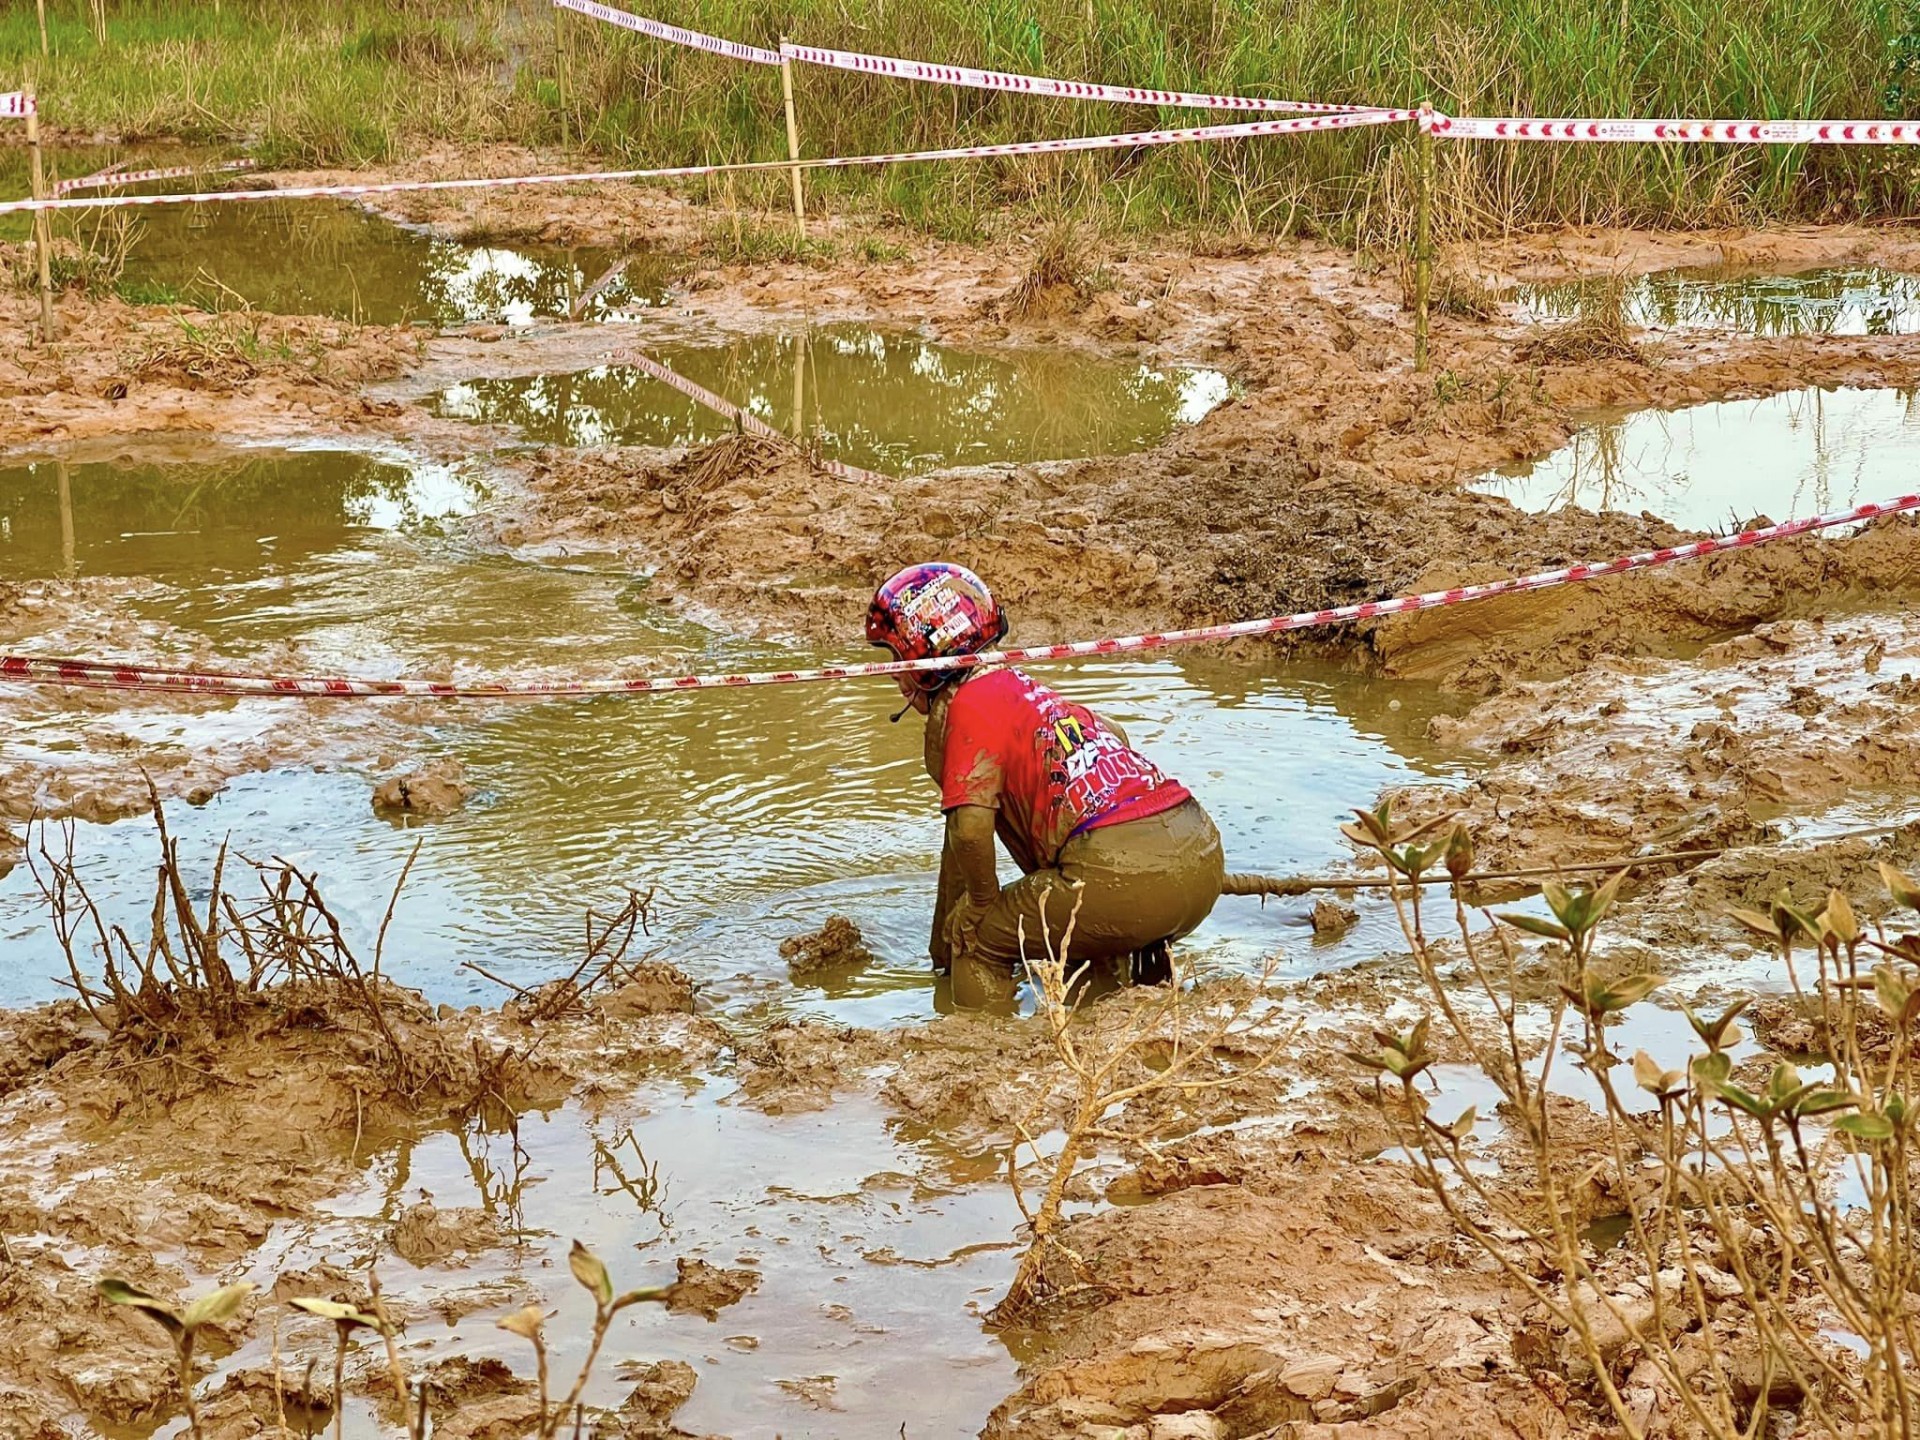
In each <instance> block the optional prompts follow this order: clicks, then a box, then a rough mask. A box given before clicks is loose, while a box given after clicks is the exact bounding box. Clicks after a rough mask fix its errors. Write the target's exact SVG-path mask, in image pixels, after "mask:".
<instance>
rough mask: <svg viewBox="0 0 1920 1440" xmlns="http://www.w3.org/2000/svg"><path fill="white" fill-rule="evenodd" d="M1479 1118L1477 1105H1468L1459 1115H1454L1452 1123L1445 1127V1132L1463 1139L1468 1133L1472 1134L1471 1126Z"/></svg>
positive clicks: (1455, 1137)
mask: <svg viewBox="0 0 1920 1440" xmlns="http://www.w3.org/2000/svg"><path fill="white" fill-rule="evenodd" d="M1479 1119H1480V1109H1479V1107H1478V1106H1477V1105H1469V1106H1468V1107H1467V1108H1466V1109H1464V1110H1462V1111H1461V1112H1460V1113H1459V1115H1457V1116H1455V1117H1454V1121H1453V1124H1451V1125H1449V1126H1448V1127H1447V1133H1448V1134H1449V1135H1451V1136H1453V1138H1454V1139H1455V1140H1465V1139H1466V1138H1467V1137H1468V1136H1469V1135H1471V1134H1473V1127H1474V1126H1475V1125H1476V1124H1477V1123H1478V1122H1479Z"/></svg>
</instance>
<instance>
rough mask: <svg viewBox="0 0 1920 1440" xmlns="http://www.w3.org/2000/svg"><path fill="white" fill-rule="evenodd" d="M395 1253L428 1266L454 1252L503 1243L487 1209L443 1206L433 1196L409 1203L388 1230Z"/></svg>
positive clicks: (470, 1252) (466, 1252) (467, 1252)
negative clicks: (454, 1208) (438, 1204)
mask: <svg viewBox="0 0 1920 1440" xmlns="http://www.w3.org/2000/svg"><path fill="white" fill-rule="evenodd" d="M387 1243H388V1244H389V1245H390V1246H392V1247H393V1253H394V1254H396V1255H398V1256H399V1257H400V1258H401V1259H402V1260H404V1261H406V1262H407V1263H408V1264H409V1265H417V1266H419V1267H420V1268H421V1269H425V1268H426V1267H427V1266H429V1265H439V1264H443V1263H444V1262H445V1261H447V1260H448V1259H450V1258H451V1257H453V1256H455V1255H463V1254H464V1255H477V1254H479V1253H480V1252H481V1251H483V1250H488V1249H491V1248H492V1247H493V1246H495V1245H497V1244H499V1243H500V1228H499V1226H498V1225H496V1224H495V1223H494V1219H493V1217H492V1216H491V1215H489V1214H487V1212H486V1211H484V1210H476V1209H472V1208H467V1209H459V1210H442V1209H440V1208H439V1207H437V1206H436V1205H435V1204H434V1203H433V1201H431V1200H422V1201H421V1202H420V1203H419V1204H417V1205H413V1206H409V1207H408V1208H407V1209H406V1210H405V1211H403V1212H402V1213H401V1215H400V1218H399V1219H398V1220H395V1221H394V1222H393V1229H392V1230H391V1231H390V1232H389V1233H388V1236H387Z"/></svg>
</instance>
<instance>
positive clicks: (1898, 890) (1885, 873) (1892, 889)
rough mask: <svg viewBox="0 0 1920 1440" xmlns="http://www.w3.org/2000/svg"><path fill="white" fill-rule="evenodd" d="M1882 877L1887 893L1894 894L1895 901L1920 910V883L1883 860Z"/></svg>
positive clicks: (1881, 864)
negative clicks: (1917, 883)
mask: <svg viewBox="0 0 1920 1440" xmlns="http://www.w3.org/2000/svg"><path fill="white" fill-rule="evenodd" d="M1880 878H1881V880H1883V881H1885V882H1886V886H1887V893H1888V894H1889V895H1891V896H1893V898H1894V900H1895V901H1897V902H1898V903H1899V904H1902V905H1904V906H1906V907H1907V908H1908V909H1909V910H1920V885H1916V884H1914V883H1913V880H1912V879H1911V878H1910V877H1909V876H1908V875H1906V874H1905V873H1904V872H1902V871H1899V870H1896V869H1894V868H1893V866H1891V865H1889V864H1887V862H1886V861H1884V860H1882V861H1881V862H1880Z"/></svg>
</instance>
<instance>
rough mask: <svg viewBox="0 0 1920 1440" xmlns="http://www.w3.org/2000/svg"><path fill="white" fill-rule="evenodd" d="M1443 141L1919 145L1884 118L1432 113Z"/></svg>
mask: <svg viewBox="0 0 1920 1440" xmlns="http://www.w3.org/2000/svg"><path fill="white" fill-rule="evenodd" d="M1432 131H1433V133H1434V134H1435V135H1439V136H1442V137H1444V138H1446V139H1448V140H1552V141H1558V142H1560V143H1563V144H1564V143H1566V142H1569V141H1572V142H1575V143H1590V144H1591V143H1598V144H1615V145H1620V144H1625V145H1657V144H1673V143H1693V144H1710V145H1920V124H1916V123H1914V122H1912V121H1887V120H1535V119H1531V118H1521V117H1516V116H1509V117H1505V118H1492V117H1486V116H1466V115H1438V114H1436V115H1435V116H1434V117H1433V124H1432Z"/></svg>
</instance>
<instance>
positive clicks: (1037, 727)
mask: <svg viewBox="0 0 1920 1440" xmlns="http://www.w3.org/2000/svg"><path fill="white" fill-rule="evenodd" d="M940 770H941V773H940V805H941V808H942V809H946V810H951V809H953V808H954V807H955V806H956V805H983V806H986V807H987V808H989V809H992V810H997V811H999V812H1000V813H999V815H998V817H997V819H996V828H997V829H998V830H999V832H1000V835H1001V838H1002V839H1004V840H1005V841H1006V842H1007V848H1008V849H1009V850H1010V851H1012V852H1013V856H1014V858H1015V859H1016V860H1018V861H1020V862H1021V865H1022V866H1023V868H1027V869H1038V868H1040V867H1042V866H1047V865H1052V864H1054V863H1055V862H1056V861H1057V860H1058V859H1059V858H1060V847H1061V846H1063V845H1065V844H1066V843H1067V841H1068V840H1070V839H1072V838H1073V837H1074V836H1075V835H1078V834H1080V833H1082V832H1083V831H1087V830H1095V829H1098V828H1099V827H1101V826H1103V825H1117V824H1119V823H1120V822H1121V821H1123V820H1138V819H1140V818H1141V817H1143V816H1147V815H1158V814H1159V813H1160V812H1161V811H1163V810H1171V809H1172V808H1173V807H1174V806H1176V805H1178V804H1180V803H1181V802H1182V801H1184V800H1187V799H1189V798H1191V795H1190V792H1189V791H1188V790H1187V788H1186V787H1185V786H1184V785H1182V784H1180V783H1179V782H1178V781H1176V780H1170V779H1168V778H1167V777H1166V776H1165V775H1162V774H1161V773H1160V771H1159V769H1158V768H1156V767H1155V765H1154V763H1153V762H1152V761H1151V760H1149V759H1147V758H1146V756H1144V755H1142V754H1140V752H1139V751H1137V750H1134V749H1132V748H1130V747H1129V746H1128V745H1127V744H1126V742H1125V741H1123V740H1121V739H1120V737H1119V736H1118V735H1115V734H1114V733H1113V732H1112V731H1111V730H1109V729H1107V727H1106V726H1104V725H1102V724H1101V723H1100V720H1099V718H1098V717H1097V716H1095V715H1094V713H1093V712H1092V711H1091V710H1089V709H1087V708H1086V706H1084V705H1076V704H1074V703H1073V702H1072V701H1071V700H1067V699H1063V698H1062V697H1061V696H1059V695H1056V694H1055V693H1054V692H1053V691H1051V690H1049V689H1047V687H1046V686H1044V685H1041V684H1039V683H1037V682H1036V681H1034V680H1032V679H1030V678H1029V677H1027V676H1026V675H1023V674H1021V673H1020V672H1019V671H1018V670H998V669H996V670H987V671H984V672H980V673H976V674H974V675H972V676H970V677H969V678H968V679H967V680H966V681H965V683H963V684H961V685H960V686H959V687H958V688H957V689H955V691H954V692H953V697H952V699H951V700H949V701H948V702H947V715H946V746H945V751H944V753H943V755H942V758H941V766H940ZM1029 862H1031V864H1029Z"/></svg>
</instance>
